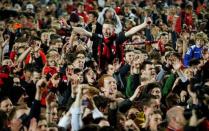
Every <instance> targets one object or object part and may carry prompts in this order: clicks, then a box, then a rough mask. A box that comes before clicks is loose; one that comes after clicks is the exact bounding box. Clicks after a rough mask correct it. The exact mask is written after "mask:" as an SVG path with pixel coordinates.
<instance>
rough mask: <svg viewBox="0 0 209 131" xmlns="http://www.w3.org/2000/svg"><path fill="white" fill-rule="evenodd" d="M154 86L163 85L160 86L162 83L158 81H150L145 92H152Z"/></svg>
mask: <svg viewBox="0 0 209 131" xmlns="http://www.w3.org/2000/svg"><path fill="white" fill-rule="evenodd" d="M153 88H160V89H161V86H160V84H159V83H157V82H152V83H148V84H147V85H146V86H145V90H146V92H145V93H148V94H150V92H151V90H152V89H153Z"/></svg>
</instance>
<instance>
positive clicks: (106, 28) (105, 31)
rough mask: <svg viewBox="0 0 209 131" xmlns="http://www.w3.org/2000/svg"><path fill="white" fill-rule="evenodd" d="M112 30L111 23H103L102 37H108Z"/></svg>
mask: <svg viewBox="0 0 209 131" xmlns="http://www.w3.org/2000/svg"><path fill="white" fill-rule="evenodd" d="M113 32H114V27H113V25H111V24H103V27H102V33H103V35H104V37H106V38H109V37H110V36H112V34H113Z"/></svg>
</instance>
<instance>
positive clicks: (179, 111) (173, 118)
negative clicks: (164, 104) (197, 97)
mask: <svg viewBox="0 0 209 131" xmlns="http://www.w3.org/2000/svg"><path fill="white" fill-rule="evenodd" d="M166 116H167V119H168V123H170V125H175V127H179V128H180V127H182V126H184V125H185V118H184V108H183V107H181V106H174V107H172V108H170V109H169V110H168V111H167V113H166Z"/></svg>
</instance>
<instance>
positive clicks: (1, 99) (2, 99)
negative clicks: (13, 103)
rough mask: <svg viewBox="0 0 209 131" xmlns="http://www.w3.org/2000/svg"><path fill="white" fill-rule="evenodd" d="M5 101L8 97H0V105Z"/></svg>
mask: <svg viewBox="0 0 209 131" xmlns="http://www.w3.org/2000/svg"><path fill="white" fill-rule="evenodd" d="M7 99H9V97H7V96H1V97H0V103H1V102H2V101H4V100H7Z"/></svg>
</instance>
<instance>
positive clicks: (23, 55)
mask: <svg viewBox="0 0 209 131" xmlns="http://www.w3.org/2000/svg"><path fill="white" fill-rule="evenodd" d="M31 50H32V47H29V48H28V49H27V50H25V51H24V52H23V53H22V54H21V55H20V57H19V58H18V60H17V62H18V63H21V62H22V61H23V60H24V59H25V58H26V56H27V55H28V53H30V51H31Z"/></svg>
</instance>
